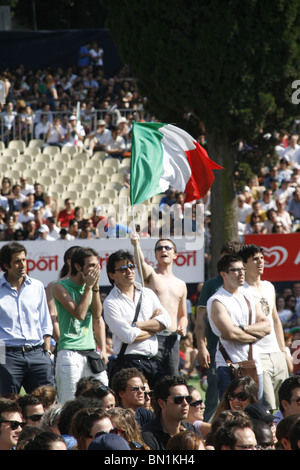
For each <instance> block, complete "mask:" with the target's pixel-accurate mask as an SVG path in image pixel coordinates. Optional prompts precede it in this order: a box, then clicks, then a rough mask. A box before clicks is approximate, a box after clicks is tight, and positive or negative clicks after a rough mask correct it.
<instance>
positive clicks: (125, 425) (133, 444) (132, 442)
mask: <svg viewBox="0 0 300 470" xmlns="http://www.w3.org/2000/svg"><path fill="white" fill-rule="evenodd" d="M108 415H109V417H110V420H111V422H112V423H113V426H114V428H115V429H116V430H117V433H118V434H119V436H122V437H123V438H124V439H125V440H126V441H127V442H128V444H129V447H130V448H131V449H132V450H135V449H141V450H146V449H147V450H149V448H148V447H147V446H146V444H145V443H144V442H143V439H142V435H141V430H140V427H139V425H138V423H137V421H136V417H135V413H134V411H133V410H131V409H130V408H126V409H124V408H121V407H119V406H118V407H116V408H110V409H109V410H108Z"/></svg>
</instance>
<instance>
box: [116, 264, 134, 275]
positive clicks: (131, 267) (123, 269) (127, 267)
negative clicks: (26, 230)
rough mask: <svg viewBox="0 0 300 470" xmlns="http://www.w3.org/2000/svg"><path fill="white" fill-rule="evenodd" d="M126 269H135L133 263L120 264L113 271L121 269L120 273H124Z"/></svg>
mask: <svg viewBox="0 0 300 470" xmlns="http://www.w3.org/2000/svg"><path fill="white" fill-rule="evenodd" d="M127 269H135V264H133V263H130V264H124V266H120V267H119V268H118V269H115V271H121V273H125V272H126V271H127Z"/></svg>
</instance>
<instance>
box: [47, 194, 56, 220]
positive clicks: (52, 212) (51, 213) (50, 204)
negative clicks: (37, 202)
mask: <svg viewBox="0 0 300 470" xmlns="http://www.w3.org/2000/svg"><path fill="white" fill-rule="evenodd" d="M57 213H58V211H57V199H54V198H53V196H52V194H51V193H49V192H46V193H44V207H43V218H44V219H47V218H48V217H56V216H57Z"/></svg>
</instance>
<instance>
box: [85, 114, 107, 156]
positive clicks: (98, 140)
mask: <svg viewBox="0 0 300 470" xmlns="http://www.w3.org/2000/svg"><path fill="white" fill-rule="evenodd" d="M87 138H88V140H89V144H88V148H89V153H90V155H93V153H94V152H95V151H97V150H99V151H105V147H106V146H107V144H108V143H109V141H110V140H111V131H110V130H109V129H107V128H106V123H105V121H104V120H103V119H100V120H99V121H98V122H97V129H96V131H95V132H92V133H90V134H89V135H87Z"/></svg>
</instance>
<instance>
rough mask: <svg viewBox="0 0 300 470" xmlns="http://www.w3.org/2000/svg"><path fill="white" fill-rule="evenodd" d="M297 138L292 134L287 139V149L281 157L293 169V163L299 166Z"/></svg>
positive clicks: (299, 149)
mask: <svg viewBox="0 0 300 470" xmlns="http://www.w3.org/2000/svg"><path fill="white" fill-rule="evenodd" d="M298 140H299V136H298V135H296V134H294V135H290V136H289V138H288V143H289V145H288V147H286V149H285V152H284V154H283V157H284V158H285V159H286V160H287V161H288V162H289V164H290V165H291V166H292V167H293V165H294V164H295V163H298V164H300V145H299V144H298Z"/></svg>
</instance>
